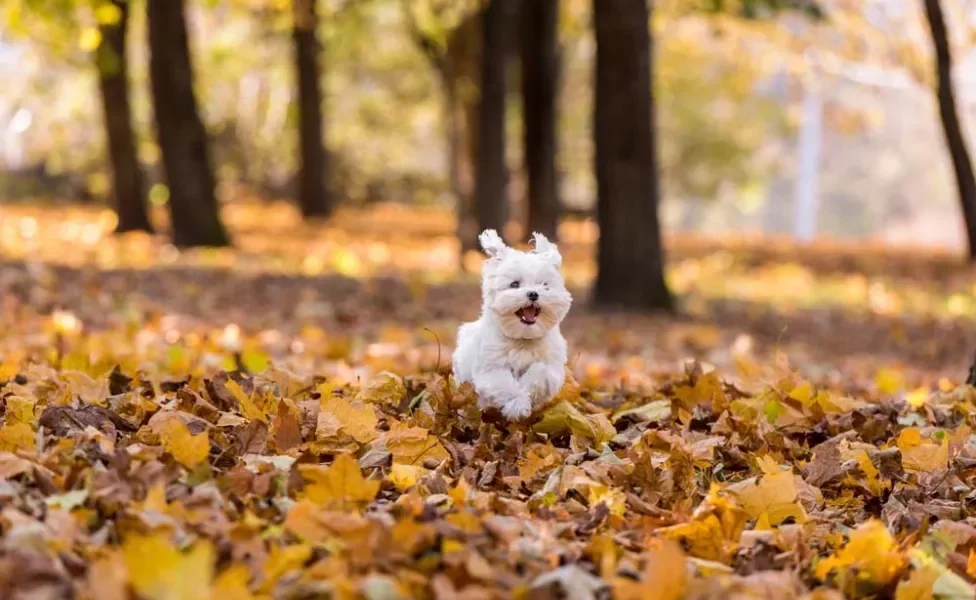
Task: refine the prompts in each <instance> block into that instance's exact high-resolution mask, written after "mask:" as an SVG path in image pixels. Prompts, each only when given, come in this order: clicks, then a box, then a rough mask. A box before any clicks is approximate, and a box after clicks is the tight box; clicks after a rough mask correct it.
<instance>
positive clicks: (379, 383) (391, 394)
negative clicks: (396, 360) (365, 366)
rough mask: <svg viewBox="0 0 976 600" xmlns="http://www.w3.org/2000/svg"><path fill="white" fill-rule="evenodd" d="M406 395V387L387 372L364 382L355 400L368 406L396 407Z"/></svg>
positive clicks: (396, 376)
mask: <svg viewBox="0 0 976 600" xmlns="http://www.w3.org/2000/svg"><path fill="white" fill-rule="evenodd" d="M406 395H407V387H406V386H405V385H404V384H403V379H401V378H400V376H398V375H394V374H393V373H389V372H386V371H384V372H382V373H379V374H377V375H376V376H374V377H372V378H371V379H370V380H369V381H367V382H366V385H364V386H363V387H362V388H361V389H360V390H359V393H358V394H356V398H355V399H356V400H358V401H360V402H368V403H370V404H382V405H385V406H391V407H392V406H397V405H399V404H400V401H401V400H403V398H404V396H406Z"/></svg>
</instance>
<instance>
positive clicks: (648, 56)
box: [95, 0, 976, 310]
mask: <svg viewBox="0 0 976 600" xmlns="http://www.w3.org/2000/svg"><path fill="white" fill-rule="evenodd" d="M108 1H110V2H111V4H112V5H114V6H115V7H116V8H117V10H118V13H119V18H118V19H116V20H115V21H114V22H112V23H109V24H104V25H102V26H101V34H102V43H101V45H100V46H99V47H98V49H97V50H96V51H95V59H96V62H97V64H98V67H99V73H100V77H99V82H100V87H99V89H100V92H101V99H102V104H103V107H104V116H105V129H106V133H107V139H108V154H109V159H110V163H111V166H112V192H113V197H114V198H115V203H116V206H117V210H118V215H119V224H118V229H119V231H131V230H146V231H149V230H150V229H151V225H150V221H149V219H148V216H147V210H146V204H147V203H146V196H147V193H146V185H145V183H144V182H143V178H142V175H141V171H140V168H139V164H138V161H137V158H136V151H135V141H134V140H135V135H134V133H133V126H132V116H131V113H132V111H131V107H130V99H129V92H128V85H127V77H128V69H127V62H128V60H129V59H128V54H127V48H128V44H127V42H126V34H127V25H128V23H129V11H130V7H129V3H128V1H127V0H108ZM411 3H412V0H403V5H404V11H405V13H406V14H407V17H408V18H407V21H408V23H409V24H410V26H411V31H412V34H413V37H414V39H415V41H416V43H417V45H418V46H419V47H420V48H421V49H422V50H423V51H424V52H425V54H426V55H427V56H428V57H429V59H430V62H431V64H432V65H433V67H434V68H435V70H436V71H437V73H438V76H439V80H440V81H441V85H442V88H443V95H444V106H445V119H446V122H447V137H448V146H449V148H450V151H449V156H450V165H449V173H448V176H449V180H450V184H451V190H452V192H453V194H454V196H455V200H456V203H457V216H458V237H459V240H460V242H461V248H462V252H463V251H466V250H471V249H474V248H475V243H476V236H477V233H478V232H479V231H481V230H483V229H486V228H495V229H497V230H499V231H503V230H504V229H505V224H506V223H507V222H508V221H509V219H510V215H509V206H510V204H509V199H508V196H507V189H508V180H509V174H508V172H507V163H506V158H505V149H506V137H505V135H506V131H505V114H506V107H507V103H508V101H509V98H510V94H509V89H508V87H509V84H510V83H511V80H510V78H509V76H508V74H509V65H510V64H511V63H513V62H514V63H516V64H517V66H518V67H519V72H520V74H521V77H520V80H519V81H520V88H521V89H520V94H521V104H522V106H521V109H522V114H523V119H522V120H523V127H524V131H523V136H522V139H523V144H524V152H523V155H524V157H525V165H524V167H525V171H526V180H527V192H526V204H527V219H526V220H527V222H526V223H524V225H525V227H523V228H522V229H523V231H525V232H526V235H528V234H529V233H531V232H532V231H540V232H543V233H545V234H546V235H547V236H550V237H551V238H552V239H557V238H558V223H559V220H560V215H561V203H560V197H559V183H558V177H557V169H556V148H557V146H558V141H557V139H556V136H557V127H556V123H557V117H558V115H557V102H556V98H557V95H558V90H559V81H560V63H561V58H560V50H561V49H560V47H559V41H558V40H559V36H558V27H559V14H560V0H480V1H479V2H476V3H474V5H473V6H474V7H475V8H474V10H473V11H469V13H470V14H468V15H467V16H464V17H462V18H461V19H460V20H459V21H458V23H457V24H456V25H455V26H454V27H452V28H451V30H449V31H447V32H446V33H444V32H431V31H430V30H429V28H426V27H425V25H424V24H423V23H421V22H420V21H419V20H418V19H416V18H414V16H413V12H412V6H411ZM924 3H925V9H926V15H927V17H928V21H929V24H930V25H931V31H932V36H933V40H934V42H935V49H936V59H937V61H936V64H937V73H938V75H939V78H938V88H937V97H938V100H939V107H940V115H941V117H942V123H943V126H944V131H945V135H946V139H947V143H948V147H949V150H950V153H951V156H952V158H953V166H954V169H955V173H956V179H957V183H958V188H959V195H960V201H961V203H962V207H963V213H964V216H965V220H966V224H967V231H968V234H969V239H970V256H971V258H974V259H976V245H974V243H973V240H976V177H974V174H973V169H972V165H971V160H970V157H969V155H968V151H967V148H966V144H965V140H964V138H963V136H962V134H961V127H960V125H959V119H958V116H957V110H956V107H955V100H954V97H953V94H952V87H951V81H950V78H949V72H950V69H951V57H950V53H949V45H948V36H947V33H946V27H945V23H944V17H943V15H942V11H941V6H940V3H939V0H924ZM428 4H431V5H432V6H434V7H435V8H436V7H437V2H428ZM712 4H713V5H714V6H709V5H708V3H705V4H704V7H705V9H706V10H715V11H728V10H734V11H737V12H738V13H739V15H740V16H741V17H743V18H764V17H765V16H767V15H770V14H773V13H774V12H775V11H778V10H801V11H803V12H805V13H806V14H808V15H809V16H810V17H812V18H821V17H823V13H822V11H820V8H819V6H818V5H817V4H816V2H815V1H814V0H745V1H741V2H735V3H730V4H734V7H732V6H726V5H725V4H726V3H725V2H723V1H722V0H713V2H712ZM146 6H147V17H148V30H149V46H150V65H149V67H150V68H149V73H150V82H151V83H150V85H151V97H152V103H153V109H154V110H153V114H154V124H155V132H156V137H157V141H158V145H159V148H160V154H161V162H162V167H163V175H164V177H165V180H166V183H167V186H168V190H169V199H168V200H169V201H168V206H169V210H170V215H171V223H172V236H173V241H174V243H175V244H176V245H178V246H181V247H189V246H221V245H227V244H229V243H230V239H229V237H228V234H227V232H226V230H225V228H224V227H223V225H222V223H221V220H220V214H219V210H218V203H217V200H216V195H215V187H216V186H215V179H214V175H213V166H212V160H211V157H210V151H209V149H208V141H207V136H206V131H205V129H204V126H203V123H202V121H201V118H200V115H199V108H198V105H197V99H196V97H195V95H194V91H193V83H194V73H193V66H192V56H191V54H192V53H191V43H190V42H191V40H189V35H188V32H187V25H186V0H146ZM454 6H455V5H454V3H453V2H452V1H451V0H445V1H444V2H442V4H441V6H440V9H441V10H445V11H446V10H451V9H453V8H454ZM652 6H653V4H652V3H649V2H648V1H647V0H612V1H611V0H593V3H592V9H593V10H592V28H593V32H594V38H595V42H596V62H595V72H594V94H595V103H594V113H593V121H592V123H593V140H594V150H595V157H594V164H593V169H594V174H595V179H596V183H597V186H596V187H597V209H596V216H597V220H598V224H599V229H600V239H599V242H598V245H597V254H598V256H597V264H598V271H597V278H596V283H595V289H594V300H595V301H596V302H597V303H598V304H601V305H604V306H608V307H619V308H626V309H664V310H670V309H671V308H672V307H673V301H672V297H671V294H670V292H669V290H668V288H667V285H666V283H665V278H664V255H663V248H662V240H661V231H660V221H659V216H658V207H659V200H660V190H659V175H658V171H659V169H658V158H657V148H656V143H655V110H654V106H655V105H654V95H653V88H652V85H651V81H652V73H653V46H654V45H653V36H652V32H651V30H650V19H651V7H652ZM291 7H292V22H293V25H292V27H293V31H292V39H293V47H294V55H293V56H294V68H295V73H296V77H295V81H296V85H297V99H298V114H299V153H298V155H299V157H300V165H299V174H298V177H297V181H298V186H297V200H298V204H299V206H300V207H301V209H302V213H303V215H305V216H306V217H308V218H324V217H328V216H329V215H330V214H331V213H332V211H333V208H334V203H335V199H334V198H333V196H332V194H331V193H330V189H329V187H328V185H327V183H326V182H327V181H328V174H329V164H328V159H327V157H328V153H327V151H326V148H325V145H324V142H323V140H324V134H323V132H324V128H325V127H326V123H327V120H328V119H327V117H326V116H325V113H324V112H323V106H324V105H325V101H324V99H323V94H322V91H321V84H320V82H321V67H320V63H321V60H322V55H323V48H322V45H321V44H320V41H319V39H318V37H317V33H316V32H317V31H318V25H319V14H318V10H317V2H316V0H293V1H292V3H291ZM428 8H430V7H428ZM462 81H474V82H476V84H477V85H476V88H477V89H476V90H475V93H473V94H472V93H470V91H468V90H465V89H464V88H463V86H462V85H461V82H462Z"/></svg>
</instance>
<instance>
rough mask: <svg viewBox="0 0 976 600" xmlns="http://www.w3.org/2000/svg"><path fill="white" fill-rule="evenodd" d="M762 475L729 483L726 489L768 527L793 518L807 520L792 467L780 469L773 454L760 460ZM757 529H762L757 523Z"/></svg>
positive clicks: (749, 512) (750, 514)
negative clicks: (759, 477) (798, 495)
mask: <svg viewBox="0 0 976 600" xmlns="http://www.w3.org/2000/svg"><path fill="white" fill-rule="evenodd" d="M758 462H759V466H760V469H762V471H763V477H762V479H760V480H757V478H755V477H753V478H750V479H746V480H744V481H740V482H739V483H736V484H733V485H730V486H729V487H727V488H726V489H725V491H726V492H728V493H729V494H731V495H733V496H735V498H736V499H737V500H738V501H739V504H740V505H741V506H742V509H743V510H744V511H746V513H748V515H749V517H750V518H752V519H755V520H757V521H759V522H761V523H762V524H763V525H764V526H766V527H765V528H768V526H771V525H778V524H780V523H782V522H783V521H785V520H786V519H788V518H790V517H793V518H794V519H796V521H797V522H798V523H802V522H804V521H805V520H806V512H805V511H804V510H803V507H802V506H801V505H800V504H799V502H797V492H796V479H795V478H794V476H793V471H792V470H791V469H781V468H780V466H779V465H777V464H776V462H775V461H773V460H772V459H771V458H770V457H768V456H765V457H762V458H760V459H759V461H758ZM756 528H757V529H758V528H760V526H759V525H758V524H757V526H756Z"/></svg>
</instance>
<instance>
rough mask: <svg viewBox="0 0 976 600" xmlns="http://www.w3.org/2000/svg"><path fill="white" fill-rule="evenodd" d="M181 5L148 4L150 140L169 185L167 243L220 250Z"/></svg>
mask: <svg viewBox="0 0 976 600" xmlns="http://www.w3.org/2000/svg"><path fill="white" fill-rule="evenodd" d="M184 4H185V0H148V2H147V14H148V21H149V49H150V59H149V76H150V81H151V86H150V87H151V89H152V100H153V110H154V112H155V122H156V135H157V138H158V140H159V148H160V151H161V153H162V159H163V171H164V172H165V175H166V182H167V185H169V206H170V215H171V217H172V227H173V243H174V244H176V245H177V246H180V247H187V246H226V245H228V244H229V243H230V242H229V239H228V237H227V233H226V231H225V230H224V227H223V225H222V224H221V222H220V212H219V208H218V206H217V198H216V196H215V191H214V188H215V183H214V177H213V167H212V164H211V160H210V153H209V150H208V148H207V135H206V131H205V130H204V128H203V123H202V122H201V120H200V114H199V112H198V110H197V101H196V96H195V95H194V93H193V69H192V67H191V64H190V47H189V40H188V35H187V28H186V16H185V11H184Z"/></svg>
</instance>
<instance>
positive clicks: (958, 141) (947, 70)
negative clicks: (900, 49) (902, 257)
mask: <svg viewBox="0 0 976 600" xmlns="http://www.w3.org/2000/svg"><path fill="white" fill-rule="evenodd" d="M925 16H926V17H927V18H928V22H929V28H930V29H931V31H932V42H933V44H934V45H935V68H936V72H937V73H938V76H939V83H938V92H937V97H938V101H939V116H940V117H941V120H942V130H943V132H944V133H945V138H946V145H947V146H948V147H949V155H950V156H951V157H952V168H953V171H954V172H955V175H956V188H957V189H958V192H959V202H960V203H961V204H962V215H963V219H965V222H966V237H967V240H968V243H969V260H970V262H976V176H974V175H973V163H972V161H971V160H970V157H969V150H968V149H967V147H966V139H965V137H964V136H963V132H962V126H961V125H960V123H959V113H958V112H957V110H956V98H955V95H954V94H953V91H952V54H951V53H950V51H949V35H948V32H947V31H946V24H945V18H944V17H943V15H942V6H941V5H940V4H939V0H925Z"/></svg>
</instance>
